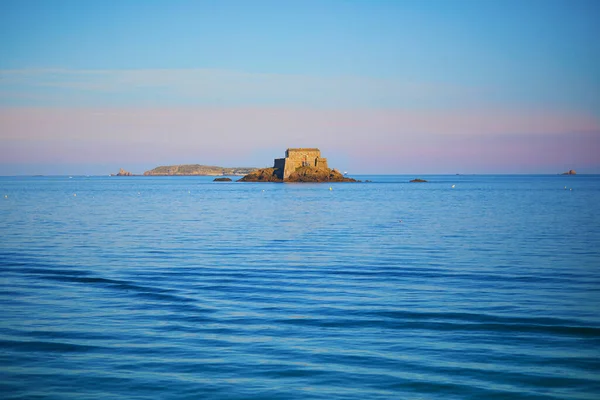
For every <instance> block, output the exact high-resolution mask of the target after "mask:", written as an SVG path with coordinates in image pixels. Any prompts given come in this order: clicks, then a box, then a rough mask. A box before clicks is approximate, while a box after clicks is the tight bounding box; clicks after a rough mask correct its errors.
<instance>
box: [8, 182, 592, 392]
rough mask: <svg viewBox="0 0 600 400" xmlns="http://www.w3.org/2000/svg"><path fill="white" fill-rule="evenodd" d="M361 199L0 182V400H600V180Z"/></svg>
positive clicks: (265, 186)
mask: <svg viewBox="0 0 600 400" xmlns="http://www.w3.org/2000/svg"><path fill="white" fill-rule="evenodd" d="M358 178H359V179H370V180H372V181H373V182H372V183H357V184H349V183H341V184H340V183H338V184H270V183H235V182H233V183H214V182H212V178H210V177H79V176H73V177H72V178H70V177H68V176H67V177H2V178H0V196H1V197H0V239H1V240H0V397H2V398H3V399H151V398H152V399H153V398H163V399H335V398H338V399H361V400H362V399H391V398H395V399H444V400H448V399H595V400H597V399H599V398H600V176H598V175H587V176H586V175H576V176H550V175H547V176H543V175H540V176H524V175H518V176H484V175H473V176H462V175H461V176H454V175H445V176H423V177H422V178H425V179H428V180H429V182H428V183H408V181H409V180H410V179H411V178H413V176H362V177H358ZM453 185H454V187H453ZM330 187H331V190H329V188H330Z"/></svg>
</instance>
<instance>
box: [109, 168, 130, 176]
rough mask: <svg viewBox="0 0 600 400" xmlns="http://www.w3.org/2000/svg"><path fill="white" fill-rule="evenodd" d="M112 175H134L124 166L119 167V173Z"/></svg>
mask: <svg viewBox="0 0 600 400" xmlns="http://www.w3.org/2000/svg"><path fill="white" fill-rule="evenodd" d="M111 176H133V174H132V173H131V172H129V171H125V170H124V169H123V168H121V169H119V173H118V174H111Z"/></svg>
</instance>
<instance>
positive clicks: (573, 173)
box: [562, 169, 577, 175]
mask: <svg viewBox="0 0 600 400" xmlns="http://www.w3.org/2000/svg"><path fill="white" fill-rule="evenodd" d="M562 175H577V172H575V170H574V169H570V170H568V171H567V172H563V173H562Z"/></svg>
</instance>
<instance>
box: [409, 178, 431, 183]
mask: <svg viewBox="0 0 600 400" xmlns="http://www.w3.org/2000/svg"><path fill="white" fill-rule="evenodd" d="M410 182H427V181H426V180H425V179H420V178H417V179H412V180H411V181H410Z"/></svg>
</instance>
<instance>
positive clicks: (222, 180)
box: [213, 178, 231, 182]
mask: <svg viewBox="0 0 600 400" xmlns="http://www.w3.org/2000/svg"><path fill="white" fill-rule="evenodd" d="M213 182H231V178H215V179H213Z"/></svg>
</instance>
